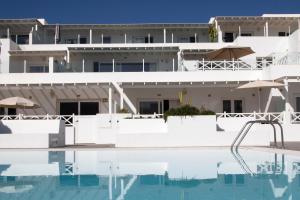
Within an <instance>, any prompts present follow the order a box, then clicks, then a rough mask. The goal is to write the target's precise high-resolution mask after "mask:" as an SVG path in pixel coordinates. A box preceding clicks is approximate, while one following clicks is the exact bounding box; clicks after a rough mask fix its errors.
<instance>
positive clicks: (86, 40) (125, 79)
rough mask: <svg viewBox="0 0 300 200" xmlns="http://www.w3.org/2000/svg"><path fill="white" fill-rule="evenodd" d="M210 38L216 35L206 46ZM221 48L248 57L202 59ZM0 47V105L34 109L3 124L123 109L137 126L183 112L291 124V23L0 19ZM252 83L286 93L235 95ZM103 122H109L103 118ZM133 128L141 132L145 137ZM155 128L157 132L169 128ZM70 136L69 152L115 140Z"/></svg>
mask: <svg viewBox="0 0 300 200" xmlns="http://www.w3.org/2000/svg"><path fill="white" fill-rule="evenodd" d="M212 30H215V31H216V33H217V37H216V38H215V40H214V41H212V40H211V37H210V36H211V35H210V32H211V31H212ZM227 46H240V47H250V48H251V49H252V50H253V51H254V52H255V53H253V54H251V55H248V56H245V57H242V58H240V59H238V60H208V59H205V54H206V53H207V52H210V51H213V50H217V49H220V48H223V47H227ZM0 48H1V53H0V99H3V98H6V97H11V96H22V97H25V98H29V99H32V100H34V101H36V102H37V103H38V104H39V105H41V107H40V108H38V109H32V110H30V109H27V110H23V109H17V110H14V109H1V110H0V112H1V114H2V115H15V114H17V115H18V114H24V115H30V116H33V115H34V116H36V115H48V116H50V117H51V116H53V115H61V116H62V115H73V114H74V115H76V116H77V120H73V121H72V122H71V123H70V124H71V125H74V123H75V122H78V121H79V122H78V123H80V121H84V120H88V121H90V120H91V119H94V118H93V117H92V116H93V115H96V114H98V113H101V114H114V113H118V111H119V110H120V109H122V108H126V109H127V110H129V112H131V113H133V114H135V115H134V116H136V115H139V114H140V115H139V116H138V117H139V118H140V117H143V116H144V115H151V114H163V113H164V112H165V111H167V110H168V109H170V108H173V107H178V106H179V105H180V103H185V104H191V105H193V106H196V107H198V108H205V109H209V110H212V111H214V112H216V113H217V119H220V118H238V119H241V120H242V118H245V119H246V118H247V119H248V118H249V117H250V118H251V117H254V118H257V117H263V118H268V119H276V120H279V121H280V122H283V124H287V125H290V126H292V125H293V124H295V123H297V121H298V119H299V115H298V114H297V112H300V87H299V86H300V81H299V77H300V15H295V14H284V15H275V14H264V15H262V16H249V17H247V16H234V17H231V16H225V17H222V16H217V17H213V18H211V19H210V21H209V22H208V23H192V24H189V23H185V24H176V23H173V24H163V23H161V24H48V23H47V22H46V20H44V19H1V20H0ZM256 80H266V81H277V82H282V83H284V84H285V86H284V87H283V88H280V89H274V88H273V89H260V90H258V89H247V90H237V89H236V88H237V87H238V86H240V85H242V84H245V83H248V82H251V81H256ZM258 93H260V95H258ZM180 96H182V97H183V98H182V102H180V100H179V99H180ZM258 96H260V98H258ZM224 113H226V114H224ZM237 113H238V114H237ZM241 113H242V114H241ZM253 113H254V114H253ZM85 115H86V116H85ZM87 116H89V117H90V118H88V117H87ZM98 116H102V118H105V116H106V117H107V116H108V115H99V114H98ZM110 116H112V115H110ZM115 116H117V115H115ZM134 116H133V118H134ZM100 118H101V117H100ZM146 118H147V116H146ZM124 120H125V119H124ZM159 120H162V119H159ZM214 120H215V118H214ZM153 121H155V120H154V119H153ZM215 121H216V120H215ZM140 122H142V121H141V119H140V121H139V122H136V123H140ZM244 122H245V121H240V122H239V123H238V124H241V125H243V123H244ZM85 123H86V124H88V123H87V122H85ZM109 123H114V122H112V121H111V118H110V121H109ZM117 123H119V120H117ZM145 123H146V122H145ZM151 123H152V122H151ZM155 123H156V122H155ZM158 123H161V122H158ZM122 124H123V123H122V120H121V121H120V125H118V128H117V129H118V131H121V132H122V131H123V132H122V133H123V135H122V137H123V136H124V137H125V135H126V134H127V132H130V131H129V129H130V126H129V128H128V127H127V128H124V129H122V128H120V127H119V126H122ZM123 125H124V124H123ZM156 125H157V124H156ZM156 125H154V126H152V125H151V126H149V127H150V129H151V128H153V129H155V127H156ZM217 125H218V126H220V124H217ZM112 126H114V125H112ZM133 126H135V124H134V123H133ZM136 126H138V125H136ZM142 126H143V125H141V131H140V132H143V131H144V132H145V133H148V132H149V130H148V132H147V131H146V130H142V129H143V127H142ZM158 126H160V128H158V129H157V130H158V132H163V129H164V128H166V129H168V128H170V126H169V127H163V126H164V125H158ZM201 126H203V125H201ZM231 126H232V124H231ZM233 126H234V123H233ZM228 127H229V125H228ZM239 127H240V126H239ZM88 128H89V126H85V128H84V129H85V130H88ZM102 128H103V127H102ZM75 129H76V128H75ZM77 129H78V130H77V131H78V132H77V136H76V134H75V136H74V137H75V139H74V141H75V143H114V144H116V143H117V142H116V140H117V141H121V140H123V139H120V140H119V139H116V138H115V137H114V139H111V138H110V139H109V138H107V137H105V138H106V139H107V140H109V141H107V142H99V141H98V139H97V136H95V135H94V136H91V137H90V138H88V139H87V138H85V137H83V138H81V139H82V140H80V139H78V138H77V139H78V140H77V139H76V137H79V136H78V134H79V132H80V131H79V129H80V127H79V128H78V127H77ZM96 129H97V128H96ZM98 129H99V127H98ZM121 129H122V130H121ZM125 129H126V130H125ZM221 129H224V128H223V127H221ZM237 129H238V128H237ZM126 131H127V132H126ZM231 131H233V130H231ZM95 132H97V131H95ZM235 134H236V132H235ZM79 135H80V134H79ZM134 137H135V136H134ZM155 137H157V135H156V136H155ZM95 138H96V139H95ZM129 138H130V137H129ZM135 138H136V137H135ZM101 139H103V137H102V138H101ZM101 139H99V140H101ZM106 139H103V140H106ZM66 140H67V139H66ZM137 140H138V139H137ZM231 140H232V139H231ZM231 140H230V141H231ZM76 141H77V142H76ZM97 141H98V142H97ZM127 142H128V141H127ZM70 143H72V142H70ZM161 145H162V146H164V145H163V144H161ZM121 146H122V145H121ZM124 146H126V145H124ZM128 146H130V145H128ZM148 146H151V145H148ZM175 146H176V145H175Z"/></svg>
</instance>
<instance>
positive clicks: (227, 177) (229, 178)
mask: <svg viewBox="0 0 300 200" xmlns="http://www.w3.org/2000/svg"><path fill="white" fill-rule="evenodd" d="M224 183H225V184H232V183H233V176H232V175H231V174H228V175H224Z"/></svg>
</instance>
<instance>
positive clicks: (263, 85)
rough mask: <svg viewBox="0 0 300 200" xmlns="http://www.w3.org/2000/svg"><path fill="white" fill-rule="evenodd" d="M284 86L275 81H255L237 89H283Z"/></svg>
mask: <svg viewBox="0 0 300 200" xmlns="http://www.w3.org/2000/svg"><path fill="white" fill-rule="evenodd" d="M283 86H284V84H282V83H278V82H273V81H253V82H250V83H246V84H244V85H241V86H239V87H238V88H237V89H250V88H278V87H283Z"/></svg>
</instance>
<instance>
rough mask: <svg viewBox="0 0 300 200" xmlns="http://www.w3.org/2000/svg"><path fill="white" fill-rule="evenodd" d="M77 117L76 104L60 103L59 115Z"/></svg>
mask: <svg viewBox="0 0 300 200" xmlns="http://www.w3.org/2000/svg"><path fill="white" fill-rule="evenodd" d="M72 114H75V115H78V102H61V103H60V115H72Z"/></svg>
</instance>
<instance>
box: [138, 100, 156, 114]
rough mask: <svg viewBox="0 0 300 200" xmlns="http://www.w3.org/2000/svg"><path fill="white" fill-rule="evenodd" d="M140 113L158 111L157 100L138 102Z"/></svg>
mask: <svg viewBox="0 0 300 200" xmlns="http://www.w3.org/2000/svg"><path fill="white" fill-rule="evenodd" d="M140 113H141V114H153V113H158V102H157V101H142V102H140Z"/></svg>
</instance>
